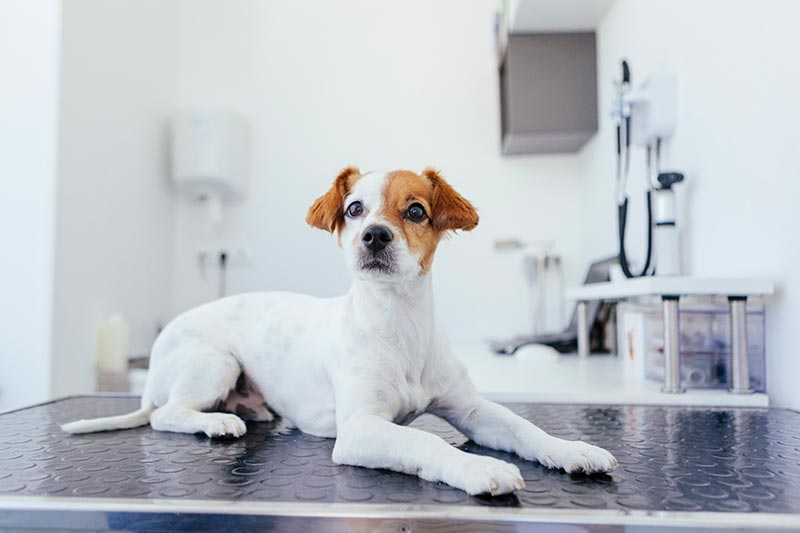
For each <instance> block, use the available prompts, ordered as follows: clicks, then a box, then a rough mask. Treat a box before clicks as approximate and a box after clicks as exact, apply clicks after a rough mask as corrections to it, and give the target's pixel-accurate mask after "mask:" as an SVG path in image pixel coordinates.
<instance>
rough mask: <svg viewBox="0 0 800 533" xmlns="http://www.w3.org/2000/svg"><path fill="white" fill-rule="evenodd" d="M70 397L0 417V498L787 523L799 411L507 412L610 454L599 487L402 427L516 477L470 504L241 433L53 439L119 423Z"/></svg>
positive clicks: (426, 426)
mask: <svg viewBox="0 0 800 533" xmlns="http://www.w3.org/2000/svg"><path fill="white" fill-rule="evenodd" d="M137 406H138V399H137V398H131V397H74V398H68V399H65V400H60V401H56V402H52V403H48V404H43V405H39V406H34V407H30V408H27V409H23V410H19V411H14V412H10V413H6V414H4V415H2V416H0V499H3V500H6V501H13V497H14V496H46V497H52V498H62V497H69V498H125V499H129V500H130V499H141V500H148V501H154V500H159V499H166V500H170V501H175V500H181V499H191V500H201V501H202V500H215V501H220V500H223V501H248V502H322V503H331V504H338V503H361V504H391V503H401V504H409V505H436V506H454V505H457V506H462V507H463V506H484V507H485V506H490V507H498V508H500V507H516V508H555V509H576V510H577V509H582V510H586V509H605V510H623V511H625V510H628V511H631V510H633V511H635V510H640V511H653V512H655V511H684V512H685V511H689V512H706V511H710V512H717V513H720V512H721V513H732V512H735V513H759V512H763V513H784V514H798V522H797V523H798V526H800V413H797V412H794V411H789V410H782V409H738V408H724V409H722V408H721V409H709V408H687V407H658V406H580V405H564V404H558V405H549V404H548V405H533V404H509V407H510V408H511V409H513V410H514V411H516V412H517V413H519V414H520V415H522V416H523V417H525V418H527V419H529V420H531V421H533V422H535V423H536V424H537V425H539V426H540V427H542V428H543V429H545V430H546V431H548V432H549V433H551V434H553V435H556V436H558V437H562V438H566V439H584V440H586V441H588V442H591V443H593V444H597V445H598V446H602V447H604V448H606V449H608V450H609V451H611V452H612V453H613V454H614V455H615V456H616V457H617V459H618V461H619V463H620V466H619V468H618V469H617V470H615V471H614V472H612V473H611V474H610V475H593V476H586V475H569V474H566V473H564V472H563V471H554V470H549V469H546V468H544V467H542V466H541V465H539V464H537V463H533V462H529V461H525V460H522V459H520V458H518V457H516V456H514V455H511V454H507V453H503V452H497V451H493V450H489V449H486V448H482V447H480V446H477V445H475V444H474V443H472V442H467V441H466V439H465V438H464V437H463V436H462V435H461V434H460V433H458V432H457V431H456V430H455V429H453V428H452V427H451V426H449V425H448V424H447V423H446V422H444V421H442V420H440V419H438V418H435V417H433V416H430V415H425V416H423V417H420V418H419V419H417V420H416V421H415V422H414V423H413V424H412V425H413V426H415V427H418V428H420V429H423V430H426V431H430V432H433V433H436V434H438V435H440V436H441V437H443V438H444V439H445V440H447V441H448V442H449V443H451V444H453V445H454V446H458V447H460V448H462V449H464V450H466V451H468V452H470V453H479V454H483V455H490V456H493V457H497V458H500V459H503V460H505V461H510V462H513V463H515V464H516V465H518V466H519V468H520V470H521V471H522V474H523V477H524V478H525V481H526V484H527V487H526V488H525V489H524V490H522V491H518V492H517V493H516V494H514V495H509V496H503V497H490V496H480V497H472V496H469V495H467V494H466V493H464V492H462V491H460V490H458V489H454V488H451V487H449V486H447V485H444V484H442V483H432V482H427V481H423V480H420V479H419V478H417V477H414V476H409V475H404V474H399V473H394V472H390V471H386V470H372V469H367V468H359V467H350V466H340V465H336V464H334V463H333V462H332V461H331V449H332V447H333V442H334V441H333V440H331V439H324V438H319V437H314V436H311V435H306V434H303V433H301V432H300V431H298V430H296V429H289V428H286V427H285V426H284V425H283V424H282V423H281V422H280V420H278V421H276V422H271V423H248V433H247V435H246V436H244V437H242V438H241V439H209V438H207V437H205V436H199V435H184V434H175V433H163V432H156V431H153V430H152V429H150V428H149V427H147V426H146V427H142V428H137V429H132V430H123V431H114V432H106V433H96V434H88V435H67V434H65V433H63V432H61V430H60V429H59V427H58V424H59V423H63V422H66V421H70V420H74V419H78V418H87V417H93V416H105V415H111V414H119V413H124V412H128V411H131V410H133V409H135V408H136V407H137Z"/></svg>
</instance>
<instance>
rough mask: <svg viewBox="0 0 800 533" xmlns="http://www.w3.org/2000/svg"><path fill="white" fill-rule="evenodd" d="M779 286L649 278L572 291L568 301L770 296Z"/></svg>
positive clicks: (743, 281) (740, 281) (757, 280)
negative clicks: (641, 297) (654, 296)
mask: <svg viewBox="0 0 800 533" xmlns="http://www.w3.org/2000/svg"><path fill="white" fill-rule="evenodd" d="M774 291H775V284H774V283H773V282H772V281H771V280H768V279H761V278H696V277H691V276H645V277H642V278H633V279H625V280H620V281H612V282H606V283H591V284H589V285H582V286H580V287H573V288H569V289H567V290H566V292H565V296H566V298H567V299H568V300H615V299H621V298H630V297H633V296H650V295H657V296H661V295H677V296H689V295H692V296H766V295H769V294H772V293H773V292H774Z"/></svg>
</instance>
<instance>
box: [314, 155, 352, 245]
mask: <svg viewBox="0 0 800 533" xmlns="http://www.w3.org/2000/svg"><path fill="white" fill-rule="evenodd" d="M360 175H361V171H359V170H358V169H357V168H356V167H347V168H346V169H344V170H342V171H341V172H340V173H339V175H338V176H336V179H335V180H333V185H331V188H330V190H328V192H326V193H325V194H323V195H322V196H320V197H319V198H317V199H316V201H314V203H313V204H312V205H311V207H310V208H309V210H308V214H307V215H306V222H307V223H308V225H309V226H313V227H315V228H319V229H324V230H325V231H327V232H329V233H333V232H334V231H335V230H336V228H337V226H339V225H340V224H342V223H344V208H343V206H342V203H343V202H344V197H345V196H347V193H348V192H349V191H350V188H351V187H352V184H353V182H354V181H355V178H357V177H358V176H360Z"/></svg>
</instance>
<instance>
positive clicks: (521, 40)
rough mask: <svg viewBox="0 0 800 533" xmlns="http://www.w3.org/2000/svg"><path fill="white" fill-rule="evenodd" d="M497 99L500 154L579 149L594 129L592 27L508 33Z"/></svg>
mask: <svg viewBox="0 0 800 533" xmlns="http://www.w3.org/2000/svg"><path fill="white" fill-rule="evenodd" d="M500 101H501V103H500V105H501V120H502V135H503V139H502V149H503V154H506V155H510V154H543V153H559V152H575V151H577V150H578V149H580V147H581V146H583V145H584V144H585V143H586V141H588V140H589V138H590V137H591V136H592V135H593V134H594V132H596V131H597V59H596V52H595V34H594V32H580V33H541V34H539V33H537V34H522V35H520V34H512V35H509V36H508V42H507V43H506V47H505V54H504V56H503V60H502V62H501V64H500Z"/></svg>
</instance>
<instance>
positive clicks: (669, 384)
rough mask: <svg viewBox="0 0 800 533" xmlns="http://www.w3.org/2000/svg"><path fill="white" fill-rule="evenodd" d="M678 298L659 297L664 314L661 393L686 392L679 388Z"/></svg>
mask: <svg viewBox="0 0 800 533" xmlns="http://www.w3.org/2000/svg"><path fill="white" fill-rule="evenodd" d="M678 300H679V297H678V296H672V295H665V296H662V297H661V302H662V307H663V312H664V321H663V323H664V386H663V387H662V388H661V392H666V393H669V394H675V393H680V392H686V389H684V388H682V387H681V353H680V338H681V337H680V323H679V315H678Z"/></svg>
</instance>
